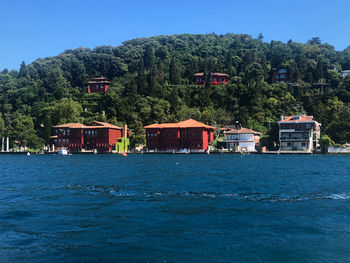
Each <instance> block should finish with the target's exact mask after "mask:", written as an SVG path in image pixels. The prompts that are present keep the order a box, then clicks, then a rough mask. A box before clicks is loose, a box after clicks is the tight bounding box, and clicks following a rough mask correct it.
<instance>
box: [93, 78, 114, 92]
mask: <svg viewBox="0 0 350 263" xmlns="http://www.w3.org/2000/svg"><path fill="white" fill-rule="evenodd" d="M87 84H88V87H87V92H88V93H99V94H105V93H106V92H107V90H108V88H109V86H110V85H111V82H110V81H109V80H108V79H107V78H104V77H99V78H94V79H92V80H90V81H89V82H88V83H87Z"/></svg>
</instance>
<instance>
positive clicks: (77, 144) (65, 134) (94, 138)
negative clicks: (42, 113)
mask: <svg viewBox="0 0 350 263" xmlns="http://www.w3.org/2000/svg"><path fill="white" fill-rule="evenodd" d="M52 134H54V135H53V136H51V137H50V145H54V146H55V147H56V148H59V147H65V148H67V149H68V150H69V151H70V152H82V151H93V150H96V151H97V152H111V151H112V149H113V147H114V145H115V143H116V142H118V140H119V139H120V138H122V137H129V134H130V131H129V130H128V129H127V127H126V125H124V127H123V128H121V127H118V126H115V125H112V124H110V123H107V122H98V121H94V122H92V123H91V124H90V125H84V124H81V123H66V124H62V125H57V126H54V127H52Z"/></svg>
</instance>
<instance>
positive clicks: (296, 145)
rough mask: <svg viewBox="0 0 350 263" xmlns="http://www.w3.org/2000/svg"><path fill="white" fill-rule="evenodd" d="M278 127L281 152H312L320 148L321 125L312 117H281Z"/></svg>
mask: <svg viewBox="0 0 350 263" xmlns="http://www.w3.org/2000/svg"><path fill="white" fill-rule="evenodd" d="M278 125H279V139H280V150H281V151H288V150H299V151H307V152H312V151H314V150H316V149H317V148H318V147H319V146H320V145H319V140H320V127H321V124H320V123H318V122H317V121H315V120H313V116H305V115H296V116H282V117H281V121H279V122H278Z"/></svg>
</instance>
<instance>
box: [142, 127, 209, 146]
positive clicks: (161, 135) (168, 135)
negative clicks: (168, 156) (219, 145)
mask: <svg viewBox="0 0 350 263" xmlns="http://www.w3.org/2000/svg"><path fill="white" fill-rule="evenodd" d="M212 141H213V132H212V131H210V130H207V129H205V128H183V129H180V128H163V129H154V128H147V129H146V143H147V147H148V148H149V149H151V150H159V151H171V150H181V149H191V150H205V149H207V148H208V146H209V143H211V142H212Z"/></svg>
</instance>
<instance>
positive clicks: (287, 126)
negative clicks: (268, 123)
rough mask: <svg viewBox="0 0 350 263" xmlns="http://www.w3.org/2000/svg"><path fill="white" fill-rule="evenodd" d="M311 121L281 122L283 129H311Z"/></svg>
mask: <svg viewBox="0 0 350 263" xmlns="http://www.w3.org/2000/svg"><path fill="white" fill-rule="evenodd" d="M312 126H313V125H312V124H311V123H281V125H280V127H281V129H311V127H312Z"/></svg>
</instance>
